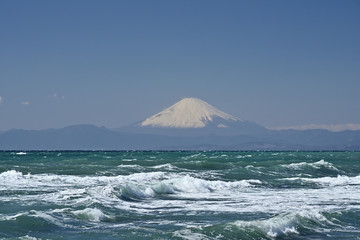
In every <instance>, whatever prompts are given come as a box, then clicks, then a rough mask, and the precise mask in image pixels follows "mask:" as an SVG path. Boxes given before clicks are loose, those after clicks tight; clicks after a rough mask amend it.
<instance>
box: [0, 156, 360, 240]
mask: <svg viewBox="0 0 360 240" xmlns="http://www.w3.org/2000/svg"><path fill="white" fill-rule="evenodd" d="M0 238H2V239H360V153H359V152H136V151H134V152H0Z"/></svg>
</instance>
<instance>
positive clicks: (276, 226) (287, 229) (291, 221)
mask: <svg viewBox="0 0 360 240" xmlns="http://www.w3.org/2000/svg"><path fill="white" fill-rule="evenodd" d="M301 218H305V219H307V220H312V221H316V222H318V223H320V224H321V225H323V223H327V224H329V223H330V224H332V223H331V222H330V221H329V220H328V219H326V217H325V216H324V215H322V214H321V213H320V212H319V211H317V210H310V211H298V212H292V213H284V214H280V215H278V216H275V217H272V218H269V219H262V220H253V221H242V220H239V221H235V222H233V223H230V225H235V226H237V227H238V228H240V229H246V228H249V227H250V228H256V229H259V230H261V231H262V232H263V233H264V234H266V235H268V236H269V237H271V238H276V237H279V236H284V235H295V234H299V232H298V230H297V228H298V227H299V226H300V225H301V222H300V219H301Z"/></svg>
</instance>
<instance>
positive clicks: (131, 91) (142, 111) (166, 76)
mask: <svg viewBox="0 0 360 240" xmlns="http://www.w3.org/2000/svg"><path fill="white" fill-rule="evenodd" d="M183 97H198V98H201V99H202V100H205V101H207V102H208V103H210V104H212V105H214V106H215V107H217V108H219V109H221V110H222V111H225V112H227V113H229V114H232V115H234V116H236V117H239V118H242V119H245V120H250V121H254V122H256V123H259V124H261V125H263V126H266V127H284V126H298V125H308V124H325V125H326V124H346V123H355V124H360V1H358V0H354V1H351V0H346V1H343V0H338V1H331V0H317V1H312V0H301V1H287V0H284V1H267V0H264V1H260V0H255V1H250V0H244V1H241V0H236V1H235V0H234V1H231V0H226V1H220V0H218V1H211V0H194V1H190V0H178V1H176V0H174V1H168V0H164V1H158V0H143V1H140V0H129V1H120V0H116V1H109V0H106V1H102V0H98V1H90V0H76V1H66V0H65V1H60V0H59V1H47V0H45V1H38V0H34V1H26V0H24V1H21V0H16V1H13V0H8V1H7V0H2V1H0V130H7V129H11V128H24V129H45V128H60V127H64V126H68V125H72V124H80V123H89V124H95V125H98V126H106V127H108V128H116V127H120V126H123V125H127V124H130V123H133V122H137V121H140V120H143V119H144V118H146V117H148V116H150V115H153V114H155V113H157V112H159V111H161V110H163V109H164V108H166V107H168V106H170V105H172V104H173V103H175V102H177V101H179V100H181V99H182V98H183Z"/></svg>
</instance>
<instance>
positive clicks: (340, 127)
mask: <svg viewBox="0 0 360 240" xmlns="http://www.w3.org/2000/svg"><path fill="white" fill-rule="evenodd" d="M272 129H273V130H288V129H294V130H312V129H325V130H329V131H332V132H341V131H345V130H360V124H357V123H346V124H307V125H300V126H290V127H277V128H272Z"/></svg>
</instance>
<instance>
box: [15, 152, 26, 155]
mask: <svg viewBox="0 0 360 240" xmlns="http://www.w3.org/2000/svg"><path fill="white" fill-rule="evenodd" d="M26 154H27V153H26V152H17V153H16V155H26Z"/></svg>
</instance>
